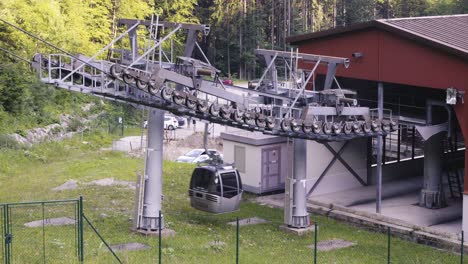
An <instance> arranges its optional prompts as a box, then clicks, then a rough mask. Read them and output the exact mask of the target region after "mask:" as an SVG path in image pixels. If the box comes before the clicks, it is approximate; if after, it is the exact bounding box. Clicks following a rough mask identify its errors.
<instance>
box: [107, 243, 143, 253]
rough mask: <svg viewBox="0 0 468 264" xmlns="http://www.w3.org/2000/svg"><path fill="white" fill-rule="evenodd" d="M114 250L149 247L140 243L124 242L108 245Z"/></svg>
mask: <svg viewBox="0 0 468 264" xmlns="http://www.w3.org/2000/svg"><path fill="white" fill-rule="evenodd" d="M110 247H111V248H112V250H114V251H136V250H144V249H148V248H150V246H148V245H146V244H141V243H136V242H133V243H125V244H117V245H111V246H110Z"/></svg>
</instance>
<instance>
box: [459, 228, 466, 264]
mask: <svg viewBox="0 0 468 264" xmlns="http://www.w3.org/2000/svg"><path fill="white" fill-rule="evenodd" d="M463 244H465V233H464V232H463V230H462V231H461V246H460V263H461V264H463Z"/></svg>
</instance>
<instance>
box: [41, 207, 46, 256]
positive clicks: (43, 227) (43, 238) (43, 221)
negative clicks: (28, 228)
mask: <svg viewBox="0 0 468 264" xmlns="http://www.w3.org/2000/svg"><path fill="white" fill-rule="evenodd" d="M41 205H42V257H43V261H44V263H46V246H45V209H44V202H42V203H41Z"/></svg>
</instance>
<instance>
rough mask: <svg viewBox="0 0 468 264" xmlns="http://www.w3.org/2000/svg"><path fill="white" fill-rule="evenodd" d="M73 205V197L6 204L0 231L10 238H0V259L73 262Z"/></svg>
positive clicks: (19, 261) (6, 261)
mask: <svg viewBox="0 0 468 264" xmlns="http://www.w3.org/2000/svg"><path fill="white" fill-rule="evenodd" d="M77 205H78V203H77V200H71V201H63V202H60V201H53V202H32V203H17V204H8V205H6V206H5V207H4V208H3V209H2V210H3V212H4V213H3V214H2V217H1V218H2V221H3V223H2V224H3V225H2V227H3V230H2V234H4V235H3V236H8V237H6V238H10V239H3V240H2V241H3V243H4V244H7V245H4V248H5V249H6V250H5V253H3V254H4V255H5V256H3V257H4V259H5V258H6V260H4V262H5V263H64V261H65V262H66V263H77V262H78V258H77V246H78V244H77V235H78V233H77V223H76V219H77ZM5 210H6V211H5ZM7 241H9V242H10V243H8V242H7ZM8 245H9V246H10V247H9V248H8ZM10 260H11V262H10Z"/></svg>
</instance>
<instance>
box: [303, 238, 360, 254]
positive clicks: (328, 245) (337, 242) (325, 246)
mask: <svg viewBox="0 0 468 264" xmlns="http://www.w3.org/2000/svg"><path fill="white" fill-rule="evenodd" d="M354 245H356V243H353V242H350V241H346V240H342V239H332V240H325V241H320V242H318V243H317V250H318V251H331V250H335V249H340V248H347V247H352V246H354ZM307 247H308V248H311V249H314V245H310V246H307Z"/></svg>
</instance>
